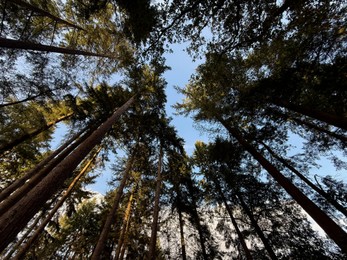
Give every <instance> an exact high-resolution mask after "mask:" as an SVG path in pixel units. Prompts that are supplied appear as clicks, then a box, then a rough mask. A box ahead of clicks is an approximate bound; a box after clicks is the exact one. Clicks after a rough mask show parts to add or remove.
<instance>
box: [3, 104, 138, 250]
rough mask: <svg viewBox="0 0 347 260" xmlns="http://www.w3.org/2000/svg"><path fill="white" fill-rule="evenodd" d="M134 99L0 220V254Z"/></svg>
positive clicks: (102, 125) (115, 113)
mask: <svg viewBox="0 0 347 260" xmlns="http://www.w3.org/2000/svg"><path fill="white" fill-rule="evenodd" d="M134 100H135V97H132V98H130V99H129V100H128V101H127V102H126V103H125V104H124V105H123V106H121V107H120V108H119V109H117V111H115V112H114V114H113V115H112V116H111V117H110V118H108V119H107V120H106V121H105V122H104V123H103V124H101V126H100V127H99V128H98V129H97V130H95V131H94V133H93V134H92V135H90V136H89V137H88V138H87V139H86V140H85V141H84V142H82V143H81V144H80V145H79V146H78V147H77V148H76V149H75V150H74V151H73V152H72V153H71V154H69V155H68V156H67V157H66V158H65V160H64V161H62V162H61V163H59V164H58V165H57V166H56V167H55V168H54V169H53V170H52V171H51V172H50V173H49V174H48V175H47V176H46V177H45V178H44V179H43V180H42V181H41V182H40V183H39V184H37V185H36V186H35V187H34V188H33V189H32V190H31V191H30V192H28V194H27V196H26V197H24V198H22V199H21V200H20V201H18V202H17V203H16V205H14V206H13V207H12V208H11V209H10V210H9V211H7V212H6V213H5V214H4V215H2V216H1V218H0V234H1V236H2V239H1V241H0V251H2V250H3V249H4V248H5V247H6V246H7V245H8V244H9V243H10V242H11V241H12V240H13V239H14V238H15V237H16V235H17V234H18V232H20V230H21V229H22V228H23V227H25V225H26V224H27V223H28V221H29V220H30V219H31V218H32V217H33V216H34V215H35V213H36V212H38V211H39V209H40V208H41V207H42V206H43V204H44V203H45V202H46V201H47V200H48V199H49V198H50V197H51V196H52V195H53V194H54V193H56V192H57V191H58V190H59V189H60V187H61V186H62V185H63V184H64V182H65V180H66V179H67V178H69V177H70V176H71V174H72V172H73V171H74V170H75V169H76V167H77V166H78V165H79V163H80V162H81V161H82V160H83V159H84V158H85V156H87V154H88V153H89V152H90V151H91V150H92V149H93V148H94V147H95V146H96V145H98V144H99V143H100V142H101V141H102V139H103V138H104V136H105V134H106V133H107V132H108V131H109V130H110V129H111V127H112V125H113V124H114V123H115V122H116V121H117V119H118V118H119V117H120V116H121V115H122V114H123V113H124V112H125V111H126V110H127V109H128V108H129V107H130V105H131V104H132V103H133V102H134Z"/></svg>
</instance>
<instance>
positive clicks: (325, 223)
mask: <svg viewBox="0 0 347 260" xmlns="http://www.w3.org/2000/svg"><path fill="white" fill-rule="evenodd" d="M218 120H219V121H220V122H221V124H222V125H223V126H224V127H225V128H226V129H227V130H228V131H229V133H230V134H231V135H233V136H234V137H235V138H236V139H237V140H238V142H239V143H240V144H241V145H242V146H243V147H244V148H245V149H246V150H247V151H248V152H249V153H250V154H251V155H252V156H253V157H254V159H256V160H257V161H258V162H259V163H260V164H261V165H262V166H263V167H264V168H265V169H266V171H267V172H268V173H269V174H270V175H271V176H272V177H273V178H274V179H275V180H276V181H277V182H278V183H279V184H280V185H281V186H282V187H283V188H284V189H285V190H286V191H287V192H288V194H289V195H290V196H292V197H293V199H294V200H295V201H296V202H297V203H298V204H299V205H300V206H301V207H302V208H303V209H304V210H305V211H306V212H307V213H308V214H309V215H310V216H311V217H312V218H313V219H314V220H315V221H316V222H317V224H318V225H319V226H320V227H321V228H322V229H323V230H324V231H325V232H326V233H327V235H328V236H329V237H330V238H331V239H332V240H334V241H335V243H336V244H337V245H338V246H339V247H340V248H341V250H342V251H343V252H345V253H347V243H346V241H347V233H346V232H345V231H344V230H343V229H342V228H341V227H340V226H339V225H337V224H336V223H335V222H334V221H333V220H332V219H331V218H330V217H329V216H328V215H327V214H325V212H324V211H322V210H321V209H320V208H319V207H318V206H317V205H316V204H314V203H313V202H312V201H311V200H310V199H309V198H308V197H306V196H305V195H304V194H303V193H302V192H301V191H300V190H299V189H298V188H297V187H296V186H295V185H294V184H293V183H291V182H290V181H289V180H288V179H287V178H286V177H285V176H284V175H283V174H282V173H281V172H280V171H279V170H277V168H276V167H274V166H273V165H272V164H271V163H270V162H269V161H268V160H266V159H265V158H264V157H263V156H262V155H261V154H260V153H259V152H258V151H257V150H256V149H255V148H254V147H253V146H252V145H251V144H249V143H248V142H247V141H246V140H245V139H244V138H243V137H242V135H241V134H240V132H239V131H238V130H237V129H235V128H233V127H230V126H229V125H228V124H227V123H226V122H225V121H224V120H223V119H221V118H219V119H218Z"/></svg>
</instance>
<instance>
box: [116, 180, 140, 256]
mask: <svg viewBox="0 0 347 260" xmlns="http://www.w3.org/2000/svg"><path fill="white" fill-rule="evenodd" d="M135 191H136V186H134V188H133V190H132V192H131V194H130V198H129V200H128V205H127V208H126V210H125V212H124V218H123V225H122V230H121V233H120V235H119V239H118V243H117V249H116V253H115V256H114V258H113V260H118V259H119V255H120V253H121V248H122V247H123V244H124V241H125V234H126V232H127V229H128V226H129V222H130V221H129V220H130V213H131V206H132V202H133V198H134V193H135Z"/></svg>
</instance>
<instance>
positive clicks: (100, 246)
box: [91, 151, 136, 260]
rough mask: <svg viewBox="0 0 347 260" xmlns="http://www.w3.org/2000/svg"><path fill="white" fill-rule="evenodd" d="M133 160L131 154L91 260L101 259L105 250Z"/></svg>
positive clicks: (133, 156)
mask: <svg viewBox="0 0 347 260" xmlns="http://www.w3.org/2000/svg"><path fill="white" fill-rule="evenodd" d="M135 153H136V151H135ZM134 159H135V155H134V154H131V155H130V158H129V159H128V161H127V165H126V168H125V170H124V174H123V178H122V180H121V182H120V183H119V186H118V188H117V192H116V195H115V198H114V201H113V205H112V208H111V210H110V212H109V213H108V214H107V218H106V221H105V223H104V226H103V228H102V230H101V233H100V236H99V239H98V242H97V244H96V246H95V248H94V251H93V254H92V256H91V259H92V260H98V259H102V253H103V251H104V249H105V245H106V241H107V239H108V234H109V233H110V230H111V226H112V224H113V223H114V218H115V215H116V212H117V210H118V207H119V202H120V199H121V197H122V195H123V189H124V187H125V185H126V182H127V180H128V179H129V177H130V173H131V168H132V166H133V162H134Z"/></svg>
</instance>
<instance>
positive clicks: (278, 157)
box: [260, 142, 347, 217]
mask: <svg viewBox="0 0 347 260" xmlns="http://www.w3.org/2000/svg"><path fill="white" fill-rule="evenodd" d="M260 144H262V145H263V146H264V148H265V149H266V150H267V151H268V152H269V153H270V154H271V156H272V157H274V158H275V159H277V160H278V161H280V162H281V163H282V164H283V165H284V166H285V167H287V168H288V169H289V170H291V171H292V172H293V173H294V174H295V175H296V176H298V177H299V178H300V179H301V180H302V181H303V182H305V183H306V184H307V185H308V186H309V187H310V188H311V189H313V190H314V191H315V192H317V193H318V194H319V195H321V196H322V197H323V198H325V199H326V200H327V201H328V202H329V203H330V204H331V205H333V206H334V207H335V208H336V209H337V210H338V211H340V212H341V213H342V214H343V215H345V216H346V217H347V210H346V209H345V208H344V207H343V206H342V205H341V204H339V203H338V202H337V201H336V200H334V199H333V198H331V197H330V196H329V194H328V193H326V192H325V191H324V190H322V189H320V188H318V187H317V186H316V185H315V184H314V183H313V182H311V181H310V180H309V179H308V178H306V177H305V176H304V175H303V174H301V173H300V172H299V171H298V170H297V169H296V168H294V167H293V166H291V165H290V164H289V163H288V162H287V161H286V160H285V159H284V158H282V157H281V156H279V155H277V154H276V153H275V152H274V151H273V150H272V149H271V148H270V147H269V146H268V145H266V144H265V143H263V142H260Z"/></svg>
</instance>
